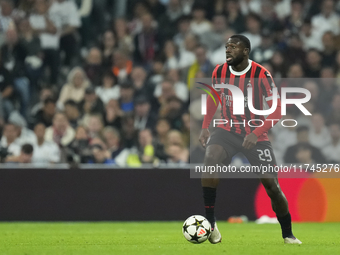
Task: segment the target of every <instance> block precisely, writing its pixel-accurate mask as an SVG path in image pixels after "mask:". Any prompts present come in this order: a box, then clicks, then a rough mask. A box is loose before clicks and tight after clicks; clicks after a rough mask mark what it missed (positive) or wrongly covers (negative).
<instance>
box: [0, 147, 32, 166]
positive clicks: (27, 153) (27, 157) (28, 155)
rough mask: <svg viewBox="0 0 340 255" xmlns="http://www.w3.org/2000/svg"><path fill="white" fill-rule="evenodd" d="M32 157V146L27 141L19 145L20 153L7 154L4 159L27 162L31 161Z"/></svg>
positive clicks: (10, 161) (21, 162)
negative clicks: (15, 154) (14, 154)
mask: <svg viewBox="0 0 340 255" xmlns="http://www.w3.org/2000/svg"><path fill="white" fill-rule="evenodd" d="M32 157H33V146H32V145H31V144H29V143H25V144H23V145H22V146H21V150H20V154H19V155H18V156H8V157H7V158H6V159H5V162H6V163H19V164H27V163H32Z"/></svg>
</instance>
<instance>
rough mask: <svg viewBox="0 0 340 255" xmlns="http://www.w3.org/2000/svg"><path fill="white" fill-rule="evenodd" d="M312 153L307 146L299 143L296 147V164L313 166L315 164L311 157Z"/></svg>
mask: <svg viewBox="0 0 340 255" xmlns="http://www.w3.org/2000/svg"><path fill="white" fill-rule="evenodd" d="M312 155H313V151H312V148H311V147H310V146H309V144H306V143H301V144H298V145H297V147H296V156H295V157H296V162H294V163H297V164H306V165H314V164H315V163H316V162H320V161H315V159H313V157H312Z"/></svg>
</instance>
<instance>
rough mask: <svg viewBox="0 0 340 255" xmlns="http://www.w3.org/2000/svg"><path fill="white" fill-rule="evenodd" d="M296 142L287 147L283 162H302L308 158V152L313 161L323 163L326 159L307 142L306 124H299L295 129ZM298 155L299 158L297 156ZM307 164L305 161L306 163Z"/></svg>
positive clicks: (307, 130) (307, 129) (307, 131)
mask: <svg viewBox="0 0 340 255" xmlns="http://www.w3.org/2000/svg"><path fill="white" fill-rule="evenodd" d="M296 132H297V134H296V139H297V143H296V144H295V145H293V146H290V147H288V148H287V150H286V153H285V155H284V162H285V163H303V162H301V161H302V160H303V161H307V160H309V157H308V155H309V154H308V152H307V151H310V152H311V159H310V160H312V161H313V162H318V163H325V162H326V159H325V157H324V156H323V155H322V153H321V151H320V150H319V149H318V148H316V147H314V146H312V145H311V144H310V143H309V128H308V127H306V126H300V127H298V128H297V129H296ZM298 157H299V158H298ZM306 164H307V163H306Z"/></svg>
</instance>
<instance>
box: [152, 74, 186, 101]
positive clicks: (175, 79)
mask: <svg viewBox="0 0 340 255" xmlns="http://www.w3.org/2000/svg"><path fill="white" fill-rule="evenodd" d="M167 78H168V79H169V80H168V81H167V80H163V81H162V82H161V83H159V84H157V86H156V88H155V92H154V94H153V95H154V97H156V98H159V97H161V96H162V95H163V87H164V88H165V93H168V92H167V90H169V88H170V87H171V86H170V84H173V85H172V86H173V89H174V91H173V92H174V93H175V95H176V96H177V97H178V98H179V99H181V100H182V101H183V102H187V101H188V99H189V91H188V87H187V85H186V84H185V83H184V82H182V81H181V79H180V77H179V71H178V70H176V69H172V70H169V71H168V73H167ZM164 83H165V84H164ZM171 93H172V90H171ZM163 96H164V95H163ZM165 96H166V97H167V95H165Z"/></svg>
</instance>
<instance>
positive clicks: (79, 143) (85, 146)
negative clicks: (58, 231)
mask: <svg viewBox="0 0 340 255" xmlns="http://www.w3.org/2000/svg"><path fill="white" fill-rule="evenodd" d="M75 133H76V134H75V137H74V140H73V141H72V142H71V144H69V145H68V148H67V155H68V156H67V157H68V158H71V159H72V160H71V161H72V162H77V163H87V162H88V160H89V159H90V158H91V155H92V151H91V148H90V146H89V145H90V138H89V135H88V133H87V130H86V128H85V127H84V126H81V125H79V126H78V127H77V129H76V131H75Z"/></svg>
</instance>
